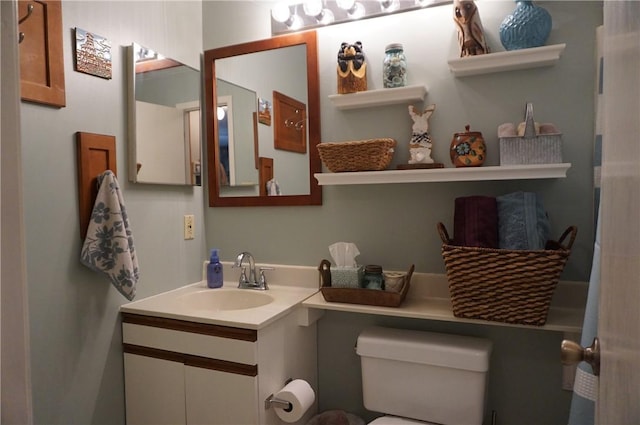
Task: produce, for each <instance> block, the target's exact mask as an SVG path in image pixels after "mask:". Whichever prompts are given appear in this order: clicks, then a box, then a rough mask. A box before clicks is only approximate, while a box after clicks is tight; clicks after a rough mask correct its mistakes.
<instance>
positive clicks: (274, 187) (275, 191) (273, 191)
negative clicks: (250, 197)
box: [267, 179, 281, 196]
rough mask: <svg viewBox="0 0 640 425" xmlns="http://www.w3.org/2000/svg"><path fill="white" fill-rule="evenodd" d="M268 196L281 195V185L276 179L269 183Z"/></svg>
mask: <svg viewBox="0 0 640 425" xmlns="http://www.w3.org/2000/svg"><path fill="white" fill-rule="evenodd" d="M267 195H269V196H279V195H281V193H280V185H279V184H278V181H277V180H276V179H271V180H269V181H268V182H267Z"/></svg>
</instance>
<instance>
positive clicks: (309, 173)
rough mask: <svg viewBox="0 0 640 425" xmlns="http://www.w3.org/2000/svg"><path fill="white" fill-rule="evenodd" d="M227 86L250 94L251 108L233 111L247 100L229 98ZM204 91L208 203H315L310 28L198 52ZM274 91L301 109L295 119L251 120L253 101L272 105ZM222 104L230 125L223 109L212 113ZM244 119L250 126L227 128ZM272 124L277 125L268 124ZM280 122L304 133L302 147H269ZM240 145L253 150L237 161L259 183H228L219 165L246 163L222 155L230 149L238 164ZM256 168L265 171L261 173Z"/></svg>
mask: <svg viewBox="0 0 640 425" xmlns="http://www.w3.org/2000/svg"><path fill="white" fill-rule="evenodd" d="M230 85H232V86H234V87H242V88H244V89H246V90H242V91H243V92H251V93H255V97H256V98H255V102H254V103H255V104H254V105H251V106H243V107H242V108H240V106H239V105H246V104H247V102H246V101H245V102H237V101H235V100H233V93H231V92H229V91H228V90H227V89H226V88H227V87H229V86H230ZM204 89H205V96H204V101H205V106H204V126H205V129H206V141H207V142H206V149H207V176H208V180H207V183H208V191H209V206H211V207H232V206H271V205H273V206H294V205H321V204H322V188H321V186H319V185H318V182H317V180H316V179H315V177H314V174H315V173H319V172H320V171H321V161H320V156H319V154H318V150H317V149H316V145H317V144H318V143H320V95H319V77H318V53H317V41H316V33H315V31H307V32H301V33H295V34H289V35H283V36H278V37H273V38H269V39H265V40H258V41H253V42H248V43H243V44H237V45H233V46H226V47H221V48H217V49H212V50H207V51H205V52H204ZM274 92H278V93H282V94H284V95H286V96H288V97H290V98H292V99H295V100H296V101H297V102H300V104H301V105H304V106H305V108H304V112H303V113H302V112H299V113H298V114H297V115H296V117H280V116H278V117H277V118H276V116H275V114H274V115H273V119H271V120H269V122H267V121H265V120H262V119H260V120H258V119H257V118H256V117H257V116H258V104H259V103H260V104H261V105H263V104H264V103H265V101H266V103H267V104H271V105H273V102H274V99H273V93H274ZM230 97H231V98H232V99H231V102H229V98H230ZM259 100H260V102H259ZM223 104H225V105H227V104H232V105H233V108H234V109H233V111H232V113H233V122H234V124H233V125H231V126H229V123H228V122H225V121H224V115H223V114H224V113H225V109H223V108H222V107H220V108H219V106H222V105H223ZM302 109H303V108H299V110H302ZM226 111H228V107H227V109H226ZM260 112H263V111H262V110H261V111H260ZM305 114H306V116H305ZM245 116H246V117H249V116H250V117H251V118H250V119H251V122H252V124H253V125H251V126H248V125H242V126H240V127H239V128H238V129H235V131H234V128H233V127H236V123H238V122H240V121H239V120H240V119H242V118H243V117H245ZM294 118H295V121H294V120H293V119H294ZM276 119H280V120H282V121H283V122H282V123H279V122H275V121H276ZM258 121H259V122H258ZM285 121H286V122H287V123H292V122H293V124H294V125H295V127H296V128H294V130H295V131H303V132H304V135H303V136H304V137H300V138H299V139H298V140H306V144H307V145H306V149H296V150H292V149H279V148H278V147H279V146H281V144H280V143H279V141H278V142H276V139H275V138H276V137H279V136H278V135H277V133H276V132H275V129H276V128H279V127H278V126H279V124H283V125H284V124H285ZM223 122H224V124H222V123H223ZM248 127H251V128H252V129H253V130H254V131H253V133H252V134H246V133H247V131H246V130H247V128H248ZM241 130H242V131H241ZM230 140H233V141H232V142H231V143H232V144H233V146H225V144H228V143H230ZM246 147H251V148H252V149H253V150H252V151H250V152H248V153H246V154H244V155H246V156H249V157H250V158H251V160H250V161H246V158H243V159H245V160H243V164H253V165H251V166H253V167H254V170H250V171H256V175H258V176H259V179H258V182H257V183H255V182H254V181H249V180H243V179H241V178H236V179H234V180H235V181H236V182H237V183H235V184H230V181H231V180H232V179H231V178H230V173H229V170H227V169H226V168H230V167H234V166H235V167H236V168H238V169H239V168H241V167H250V166H249V165H242V166H241V165H239V164H240V163H239V162H238V165H234V164H229V163H228V161H229V157H228V156H227V157H225V156H224V155H225V154H226V152H228V151H229V150H233V151H234V152H235V155H234V157H235V158H236V159H237V160H238V161H240V159H241V158H240V156H241V155H240V154H238V152H245V149H246ZM223 164H226V165H227V166H226V167H225V165H223ZM261 164H264V166H265V167H268V169H265V170H261V169H260V167H262V165H261ZM267 179H269V184H267V181H266V180H267ZM275 183H277V190H275V189H274V188H275V187H276V186H275V185H274V184H275Z"/></svg>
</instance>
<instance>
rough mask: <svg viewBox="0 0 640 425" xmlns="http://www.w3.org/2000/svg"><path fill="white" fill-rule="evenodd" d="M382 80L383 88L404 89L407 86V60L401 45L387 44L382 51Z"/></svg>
mask: <svg viewBox="0 0 640 425" xmlns="http://www.w3.org/2000/svg"><path fill="white" fill-rule="evenodd" d="M384 53H385V55H384V60H383V61H382V78H383V85H384V88H393V87H404V86H406V85H407V58H406V57H405V56H404V50H403V48H402V44H399V43H394V44H389V45H388V46H387V47H386V48H385V49H384Z"/></svg>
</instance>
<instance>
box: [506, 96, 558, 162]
mask: <svg viewBox="0 0 640 425" xmlns="http://www.w3.org/2000/svg"><path fill="white" fill-rule="evenodd" d="M524 120H525V130H524V136H522V137H518V136H508V137H500V138H499V139H500V165H521V164H559V163H561V162H562V134H560V133H554V134H540V135H537V136H536V130H535V122H534V120H533V105H532V104H531V103H527V105H526V112H525V117H524Z"/></svg>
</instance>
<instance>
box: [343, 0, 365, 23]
mask: <svg viewBox="0 0 640 425" xmlns="http://www.w3.org/2000/svg"><path fill="white" fill-rule="evenodd" d="M365 12H366V11H365V9H364V6H363V5H362V3H360V2H359V1H357V2H355V3H354V4H353V6H352V7H351V9H349V11H348V12H347V14H348V15H349V17H350V18H351V19H360V18H362V17H363V16H364V14H365Z"/></svg>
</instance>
